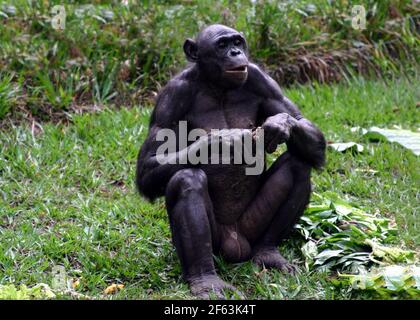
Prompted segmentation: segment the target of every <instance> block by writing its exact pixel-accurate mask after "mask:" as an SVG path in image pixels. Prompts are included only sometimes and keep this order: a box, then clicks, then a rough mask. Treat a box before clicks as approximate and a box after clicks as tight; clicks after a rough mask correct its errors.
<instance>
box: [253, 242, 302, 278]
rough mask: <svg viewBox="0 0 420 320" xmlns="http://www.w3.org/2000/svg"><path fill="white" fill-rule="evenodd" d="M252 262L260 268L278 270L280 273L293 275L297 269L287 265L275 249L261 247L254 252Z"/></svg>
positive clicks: (287, 262)
mask: <svg viewBox="0 0 420 320" xmlns="http://www.w3.org/2000/svg"><path fill="white" fill-rule="evenodd" d="M254 252H255V253H254V255H253V257H252V261H253V262H254V263H255V264H257V265H258V266H260V267H265V268H267V269H278V270H280V271H281V272H285V273H290V274H295V273H296V271H297V268H296V266H295V265H293V264H291V263H289V261H287V260H286V259H285V258H284V257H283V256H282V255H281V254H280V252H279V251H278V249H277V248H276V247H261V248H258V249H256V250H255V251H254Z"/></svg>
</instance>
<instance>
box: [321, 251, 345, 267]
mask: <svg viewBox="0 0 420 320" xmlns="http://www.w3.org/2000/svg"><path fill="white" fill-rule="evenodd" d="M342 252H343V250H329V249H327V250H324V251H322V252H321V253H320V254H318V255H317V256H316V257H315V259H316V262H315V265H320V264H323V263H324V262H325V261H327V260H328V259H331V258H333V257H339V256H340V254H341V253H342Z"/></svg>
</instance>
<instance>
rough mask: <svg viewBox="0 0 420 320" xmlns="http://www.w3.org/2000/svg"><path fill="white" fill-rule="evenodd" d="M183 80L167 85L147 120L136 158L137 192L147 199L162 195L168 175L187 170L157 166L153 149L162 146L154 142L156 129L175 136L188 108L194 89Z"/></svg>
mask: <svg viewBox="0 0 420 320" xmlns="http://www.w3.org/2000/svg"><path fill="white" fill-rule="evenodd" d="M184 77H185V75H182V74H181V75H179V76H177V77H175V78H174V79H172V80H171V81H169V83H168V84H167V85H166V86H165V88H163V90H162V92H161V93H160V94H159V96H158V98H157V102H156V106H155V109H154V110H153V113H152V116H151V119H150V124H149V133H148V136H147V138H146V140H145V141H144V143H143V145H142V147H141V149H140V152H139V155H138V158H137V170H136V171H137V172H136V184H137V188H138V190H139V191H140V193H142V194H143V195H144V196H146V197H147V198H149V199H154V198H156V197H159V196H161V195H163V194H164V192H165V188H166V185H167V183H168V181H169V179H170V178H171V177H172V175H173V174H174V173H175V172H176V171H178V170H180V169H183V168H185V167H186V166H187V165H186V164H180V163H179V161H176V164H169V163H166V164H161V163H159V162H158V160H157V158H156V152H157V149H158V148H159V146H160V145H161V144H162V143H164V142H163V141H156V136H157V133H158V132H159V130H160V129H172V130H174V132H175V134H178V132H177V131H178V130H177V125H178V122H179V120H182V117H183V116H184V115H185V113H186V112H187V110H188V108H189V106H190V104H191V101H192V97H193V94H194V86H193V85H192V84H191V83H190V81H188V80H186V79H185V78H184ZM177 140H178V137H177ZM186 149H187V148H185V149H184V150H181V151H179V152H175V153H172V154H169V155H168V157H171V158H175V159H177V160H178V159H179V158H180V157H182V156H185V153H186V152H187V150H186ZM177 150H178V148H177Z"/></svg>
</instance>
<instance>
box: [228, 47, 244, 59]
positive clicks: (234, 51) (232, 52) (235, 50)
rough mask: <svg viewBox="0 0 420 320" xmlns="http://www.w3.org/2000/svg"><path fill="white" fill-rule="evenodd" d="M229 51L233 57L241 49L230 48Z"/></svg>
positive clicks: (238, 53) (239, 52)
mask: <svg viewBox="0 0 420 320" xmlns="http://www.w3.org/2000/svg"><path fill="white" fill-rule="evenodd" d="M229 53H230V55H231V56H232V57H234V56H238V55H240V54H241V53H242V51H241V50H239V49H231V50H230V52H229Z"/></svg>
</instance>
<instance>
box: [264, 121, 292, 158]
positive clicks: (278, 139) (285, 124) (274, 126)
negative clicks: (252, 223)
mask: <svg viewBox="0 0 420 320" xmlns="http://www.w3.org/2000/svg"><path fill="white" fill-rule="evenodd" d="M296 125H297V120H296V119H295V118H293V117H292V116H290V115H289V114H287V113H278V114H276V115H274V116H271V117H268V118H267V119H266V120H265V122H264V123H263V125H262V128H263V130H264V145H265V149H266V151H267V152H268V153H273V152H274V151H276V149H277V146H278V145H279V144H282V143H285V142H287V141H288V140H289V138H290V136H291V134H292V130H293V128H294V127H295V126H296Z"/></svg>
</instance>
